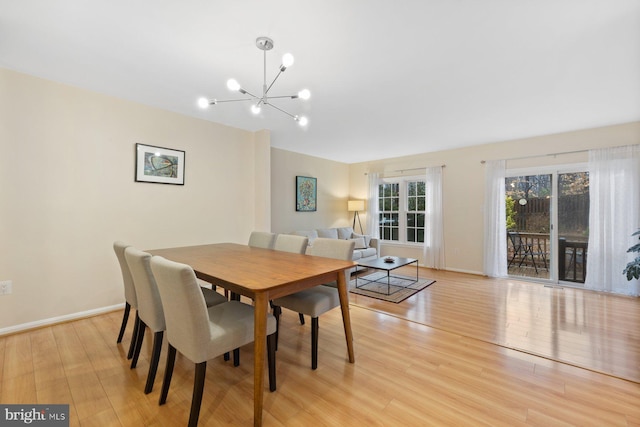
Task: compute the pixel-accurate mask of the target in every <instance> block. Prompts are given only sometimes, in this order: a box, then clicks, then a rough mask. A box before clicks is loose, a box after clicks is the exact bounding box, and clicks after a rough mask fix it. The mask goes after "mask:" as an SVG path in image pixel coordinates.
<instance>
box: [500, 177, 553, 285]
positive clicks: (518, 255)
mask: <svg viewBox="0 0 640 427" xmlns="http://www.w3.org/2000/svg"><path fill="white" fill-rule="evenodd" d="M552 184H553V175H552V174H538V175H534V174H530V175H518V176H507V178H506V180H505V196H506V204H507V206H506V208H507V209H506V212H507V240H508V241H507V265H508V268H507V270H508V273H509V275H510V276H524V277H534V278H537V279H547V280H548V279H550V278H551V273H550V271H551V269H550V258H549V257H550V255H551V196H552V192H553V191H552V190H553V189H552Z"/></svg>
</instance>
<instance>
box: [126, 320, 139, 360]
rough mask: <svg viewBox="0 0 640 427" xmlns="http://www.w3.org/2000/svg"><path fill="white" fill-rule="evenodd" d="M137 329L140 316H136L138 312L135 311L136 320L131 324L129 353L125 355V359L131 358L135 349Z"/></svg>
mask: <svg viewBox="0 0 640 427" xmlns="http://www.w3.org/2000/svg"><path fill="white" fill-rule="evenodd" d="M138 329H140V316H138V310H136V320H134V323H133V334H131V344H129V353H127V359H131V358H132V357H133V350H135V348H136V340H137V339H138Z"/></svg>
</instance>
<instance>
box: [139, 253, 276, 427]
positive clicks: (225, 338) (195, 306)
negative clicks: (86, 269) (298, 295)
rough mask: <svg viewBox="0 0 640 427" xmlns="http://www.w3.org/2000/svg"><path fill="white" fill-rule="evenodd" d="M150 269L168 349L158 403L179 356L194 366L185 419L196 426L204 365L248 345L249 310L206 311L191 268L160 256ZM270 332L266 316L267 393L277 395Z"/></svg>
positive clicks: (228, 305) (232, 304)
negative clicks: (160, 306) (165, 331)
mask: <svg viewBox="0 0 640 427" xmlns="http://www.w3.org/2000/svg"><path fill="white" fill-rule="evenodd" d="M150 263H151V271H152V272H153V276H154V277H155V279H156V283H157V285H158V291H159V293H160V299H161V300H162V307H163V308H164V318H165V323H166V329H167V341H168V346H169V351H168V354H167V366H166V369H165V371H164V379H163V381H162V391H161V393H160V401H159V403H160V405H163V404H165V403H166V401H167V395H168V393H169V386H170V385H171V376H172V374H173V367H174V364H175V359H176V353H177V352H178V351H179V352H180V353H181V354H182V355H183V356H184V357H186V358H187V359H189V360H191V361H192V362H194V363H195V365H196V367H195V378H194V385H193V395H192V398H191V411H190V415H189V426H196V425H197V424H198V418H199V415H200V406H201V404H202V395H203V391H204V382H205V375H206V371H207V360H209V359H212V358H214V357H216V356H219V355H220V354H223V353H225V352H228V351H230V350H233V349H235V348H239V347H241V346H243V345H246V344H248V343H251V342H253V334H254V329H253V327H254V308H253V307H252V306H250V305H248V304H244V303H241V302H240V301H226V302H224V303H222V304H218V305H214V306H213V307H208V308H207V306H206V304H205V303H204V298H203V296H202V292H200V291H199V290H198V288H199V286H198V283H197V282H196V276H195V273H194V271H193V269H192V268H191V267H189V266H188V265H186V264H180V263H177V262H173V261H169V260H167V259H165V258H162V257H160V256H154V257H152V258H151V262H150ZM275 332H276V321H275V319H274V317H273V316H272V315H270V314H268V315H267V360H268V366H269V389H270V390H271V391H275V389H276V373H275V363H276V362H275Z"/></svg>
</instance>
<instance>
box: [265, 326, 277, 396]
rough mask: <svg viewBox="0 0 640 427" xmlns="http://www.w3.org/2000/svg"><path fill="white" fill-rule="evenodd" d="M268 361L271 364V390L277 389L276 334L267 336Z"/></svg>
mask: <svg viewBox="0 0 640 427" xmlns="http://www.w3.org/2000/svg"><path fill="white" fill-rule="evenodd" d="M267 363H268V365H269V390H270V391H276V334H275V333H273V334H271V335H269V336H267Z"/></svg>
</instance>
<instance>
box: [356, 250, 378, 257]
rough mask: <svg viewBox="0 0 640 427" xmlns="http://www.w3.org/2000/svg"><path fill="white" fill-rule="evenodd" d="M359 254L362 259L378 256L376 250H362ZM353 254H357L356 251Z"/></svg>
mask: <svg viewBox="0 0 640 427" xmlns="http://www.w3.org/2000/svg"><path fill="white" fill-rule="evenodd" d="M358 252H359V253H360V256H361V257H362V258H367V257H370V256H374V255H376V248H367V249H360V250H359V251H358ZM353 253H354V254H355V253H356V251H355V250H354V251H353Z"/></svg>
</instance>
